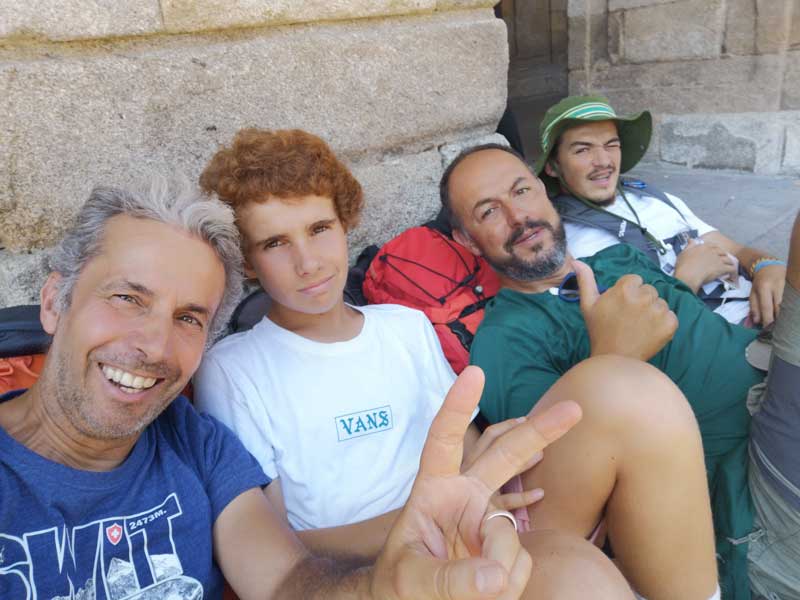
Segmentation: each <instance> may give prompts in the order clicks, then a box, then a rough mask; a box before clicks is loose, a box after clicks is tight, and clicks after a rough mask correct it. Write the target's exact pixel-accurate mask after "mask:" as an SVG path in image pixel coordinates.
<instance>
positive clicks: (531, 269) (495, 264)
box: [483, 221, 567, 281]
mask: <svg viewBox="0 0 800 600" xmlns="http://www.w3.org/2000/svg"><path fill="white" fill-rule="evenodd" d="M534 227H542V228H544V229H546V230H547V231H549V232H550V234H551V235H552V237H553V246H552V248H550V250H549V251H548V252H546V253H544V254H543V253H542V248H543V244H542V243H541V242H540V243H538V244H536V245H534V246H533V247H532V248H531V252H533V253H534V256H533V258H531V259H529V260H525V259H522V258H520V257H519V256H517V255H516V254H515V253H514V242H515V241H516V240H518V239H519V238H520V237H522V236H523V235H525V233H526V232H528V231H529V230H530V229H532V228H534ZM505 249H506V252H508V254H509V255H508V257H507V258H503V259H499V258H495V257H490V256H489V255H487V254H486V253H485V252H484V253H483V256H484V258H486V261H487V262H488V263H489V265H491V267H492V268H493V269H494V270H495V271H497V272H498V273H500V274H501V275H503V276H504V277H507V278H508V279H512V280H515V281H539V280H541V279H546V278H547V277H550V276H551V275H553V273H555V272H556V271H558V270H559V269H560V268H561V267H562V266H563V265H564V261H565V260H566V258H567V236H566V232H565V231H564V224H563V223H562V222H561V221H559V222H558V224H557V225H556V226H555V227H554V226H553V225H551V224H550V223H548V222H547V221H526V222H525V225H524V227H523V226H521V227H519V228H517V229H515V230H514V231H513V232H512V233H511V235H510V236H509V238H508V241H507V242H506V244H505Z"/></svg>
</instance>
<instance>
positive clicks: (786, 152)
mask: <svg viewBox="0 0 800 600" xmlns="http://www.w3.org/2000/svg"><path fill="white" fill-rule="evenodd" d="M784 136H785V142H784V148H783V157H782V160H781V171H782V172H783V173H786V174H792V175H800V114H798V115H797V118H795V121H794V122H793V123H788V124H787V125H786V130H785V132H784Z"/></svg>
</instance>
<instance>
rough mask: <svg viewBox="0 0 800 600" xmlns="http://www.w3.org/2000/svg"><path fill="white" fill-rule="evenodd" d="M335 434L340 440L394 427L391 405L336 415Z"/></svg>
mask: <svg viewBox="0 0 800 600" xmlns="http://www.w3.org/2000/svg"><path fill="white" fill-rule="evenodd" d="M335 420H336V435H337V437H338V439H339V441H340V442H344V441H347V440H351V439H353V438H357V437H362V436H365V435H369V434H371V433H379V432H381V431H388V430H389V429H391V428H392V427H394V420H393V419H392V407H391V406H388V405H387V406H378V407H377V408H369V409H367V410H362V411H361V412H356V413H350V414H349V415H342V416H340V417H336V418H335Z"/></svg>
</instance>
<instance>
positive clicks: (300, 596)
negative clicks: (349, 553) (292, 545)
mask: <svg viewBox="0 0 800 600" xmlns="http://www.w3.org/2000/svg"><path fill="white" fill-rule="evenodd" d="M371 576H372V567H371V566H367V567H365V566H363V564H359V563H358V562H355V561H347V560H341V559H336V560H334V559H329V558H320V557H316V556H308V557H307V558H305V559H303V560H301V561H300V562H299V563H297V565H296V566H295V567H294V568H293V569H292V571H291V572H290V573H289V575H288V576H287V577H286V579H285V580H284V581H283V583H282V584H281V586H280V587H279V588H278V591H277V593H276V594H275V598H276V600H370V599H371V598H372V594H371V593H370V584H371Z"/></svg>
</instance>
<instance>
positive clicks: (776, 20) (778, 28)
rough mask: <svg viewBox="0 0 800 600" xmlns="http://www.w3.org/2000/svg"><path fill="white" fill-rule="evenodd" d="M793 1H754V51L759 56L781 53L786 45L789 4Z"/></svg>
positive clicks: (788, 25)
mask: <svg viewBox="0 0 800 600" xmlns="http://www.w3.org/2000/svg"><path fill="white" fill-rule="evenodd" d="M792 2H794V0H756V15H757V16H758V19H757V23H758V27H757V29H756V51H757V52H758V53H759V54H774V53H776V52H781V51H783V50H784V49H785V48H786V45H787V43H788V41H789V40H788V35H789V27H790V23H787V18H788V16H789V12H788V11H789V10H791V6H790V4H791V3H792Z"/></svg>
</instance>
